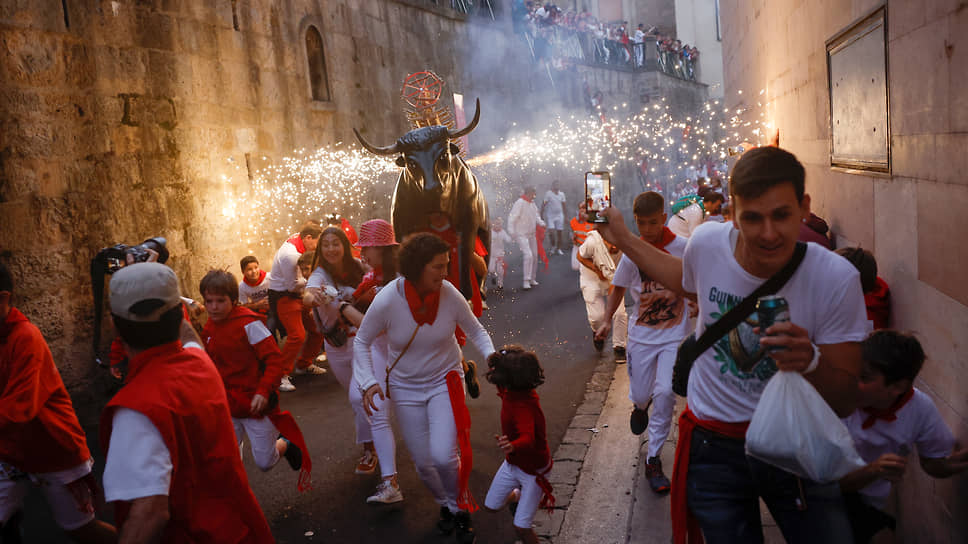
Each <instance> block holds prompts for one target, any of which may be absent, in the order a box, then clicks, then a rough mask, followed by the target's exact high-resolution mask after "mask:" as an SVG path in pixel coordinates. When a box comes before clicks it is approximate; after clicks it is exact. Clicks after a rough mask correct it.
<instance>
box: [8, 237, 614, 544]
mask: <svg viewBox="0 0 968 544" xmlns="http://www.w3.org/2000/svg"><path fill="white" fill-rule="evenodd" d="M509 265H510V266H509V270H508V274H507V278H506V280H505V289H504V290H503V292H502V291H494V290H491V291H490V292H489V295H488V299H487V303H488V305H489V306H490V309H489V310H488V311H486V312H485V314H484V316H483V318H482V322H483V324H484V326H485V327H486V328H487V330H488V331H489V332H490V333H491V336H492V339H493V341H494V344H495V346H501V345H503V344H507V343H517V344H521V345H523V346H525V347H526V348H528V349H532V350H534V351H536V352H537V354H538V356H539V358H540V360H541V363H542V365H543V366H544V369H545V376H546V382H545V384H544V385H542V386H541V387H540V388H539V389H538V393H539V395H540V396H541V403H542V407H543V409H544V413H545V418H546V421H547V435H548V441H549V445H550V448H551V451H552V452H555V451H556V450H557V449H558V446H559V444H560V443H561V442H562V439H563V437H564V436H565V434H566V431H568V429H569V427H570V426H571V425H572V424H573V416H575V415H576V410H577V409H578V408H579V406H580V405H582V403H583V402H584V401H585V397H586V384H587V383H588V382H589V380H590V378H591V377H592V374H593V372H595V370H596V367H599V366H600V365H601V364H602V363H603V361H607V362H611V360H612V354H611V350H610V349H606V350H605V352H604V353H602V354H599V353H598V352H596V351H595V350H594V348H593V347H592V342H591V331H590V329H589V326H588V321H587V318H586V314H585V307H584V303H583V301H582V298H581V293H580V291H579V288H578V273H577V272H575V271H573V270H572V269H571V267H570V264H569V257H568V256H567V255H564V256H553V257H551V263H550V267H549V269H548V270H547V271H544V270H539V273H538V278H537V279H538V281H539V282H540V283H541V284H540V285H539V286H537V287H535V288H533V289H531V290H530V291H522V290H521V288H520V284H521V272H520V255H519V254H518V253H517V252H516V251H515V252H513V253H512V255H511V257H510V258H509ZM539 269H540V266H539ZM465 353H466V355H467V357H468V358H471V359H474V360H475V361H478V362H482V358H481V354H479V353H476V352H475V350H474V349H473V348H471V347H468V349H467V350H466V352H465ZM481 366H482V367H483V366H486V365H483V364H482V365H481ZM482 370H483V369H482ZM295 385H296V391H294V392H292V393H283V394H282V397H281V405H282V408H283V409H285V410H289V411H291V412H292V413H293V414H294V415H295V416H296V418H297V421H298V422H299V424H300V426H301V427H302V430H303V433H304V435H305V436H306V439H307V442H308V446H309V449H310V453H311V455H312V459H313V489H312V490H311V491H308V492H305V493H300V492H298V491H297V489H296V473H295V472H293V471H291V470H290V469H289V468H288V466H286V464H285V463H284V462H280V464H279V465H277V466H276V467H275V468H274V469H272V470H271V471H269V472H267V473H262V472H261V471H260V470H259V469H258V468H256V467H255V466H254V465H253V463H252V460H251V452H250V451H249V449H248V446H246V447H245V454H244V457H245V464H246V468H247V472H248V475H249V479H250V483H251V485H252V488H253V490H254V491H255V495H256V497H257V498H258V499H259V502H260V504H261V505H262V507H263V510H264V512H265V513H266V517H267V519H268V520H269V523H270V525H271V526H272V529H273V534H274V535H275V536H276V538H277V540H278V542H280V543H311V542H327V543H355V542H360V543H364V542H394V543H411V542H413V543H418V542H427V543H434V542H453V538H454V537H453V536H449V537H444V536H440V535H439V534H438V533H437V531H436V528H435V522H436V520H437V516H438V507H437V505H436V504H435V503H434V502H433V499H432V497H431V495H430V493H429V491H427V490H426V488H425V487H424V486H423V484H422V483H421V482H420V481H419V479H418V478H417V476H416V474H415V471H414V469H413V463H412V461H411V459H410V457H409V454H408V452H407V449H406V446H405V445H404V444H403V441H402V438H400V437H398V444H397V467H398V473H399V480H400V485H401V488H402V491H403V494H404V497H405V500H404V501H403V502H401V503H397V504H394V505H381V506H373V505H367V504H366V503H365V499H366V497H367V496H368V495H370V494H371V493H372V492H373V490H374V488H375V486H376V484H377V483H378V482H379V476H378V475H369V476H359V475H356V474H354V473H353V469H354V468H355V466H356V462H357V460H358V459H359V456H360V454H361V447H360V446H358V445H356V444H355V443H354V442H355V438H354V427H353V414H352V411H351V408H350V405H349V402H348V400H347V398H346V393H345V392H344V391H343V389H342V388H341V387H340V386H339V384H338V383H337V382H336V380H335V378H334V377H333V376H332V374H331V373H327V374H325V375H322V376H297V377H295ZM481 390H482V392H481V397H480V398H479V399H476V400H470V399H469V400H468V407H469V409H470V413H471V419H472V422H473V423H472V429H471V444H472V446H473V451H474V469H473V472H472V474H471V479H470V488H471V491H472V493H473V495H474V497H475V499H476V500H477V502H478V504H481V505H482V504H483V502H484V496H485V494H486V492H487V488H488V486H489V485H490V481H491V478H492V477H493V475H494V473H495V472H496V471H497V469H498V467H499V466H500V464H501V462H502V461H503V455H502V454H501V451H500V450H499V449H498V448H497V446H496V444H495V441H494V435H495V434H497V433H499V432H500V399H499V398H498V397H497V395H496V394H495V389H494V387H493V386H492V385H490V384H488V383H486V382H485V381H484V380H483V379H482V381H481ZM105 400H106V399H105ZM88 431H89V436H88V441H89V444H90V445H91V447H92V451H93V453H94V456H95V461H96V463H97V465H98V469H97V470H98V471H99V470H100V469H102V468H103V458H102V457H101V454H100V451H99V449H98V448H97V435H96V429H88ZM26 510H27V519H26V520H25V523H24V531H25V536H26V540H25V541H26V542H30V543H60V542H68V539H67V538H66V537H65V536H64V535H63V533H61V532H60V531H59V530H58V529H57V528H56V527H54V526H53V524H52V522H51V519H50V514H49V512H48V511H47V509H46V506H45V505H44V503H43V500H42V499H40V498H39V497H38V494H37V493H36V492H32V493H31V497H30V498H29V500H28V502H27V506H26ZM108 510H110V509H108ZM541 515H543V514H539V516H541ZM101 517H102V518H104V519H108V520H110V518H111V516H110V512H105V513H104V514H103V515H102V516H101ZM473 520H474V525H475V527H476V530H477V532H478V535H479V537H478V542H481V543H491V542H495V543H496V542H513V540H514V538H513V535H514V531H513V527H512V524H511V515H510V514H509V513H508V512H507V511H504V512H498V513H492V512H487V511H485V510H483V508H482V510H481V511H479V512H477V513H475V514H474V515H473Z"/></svg>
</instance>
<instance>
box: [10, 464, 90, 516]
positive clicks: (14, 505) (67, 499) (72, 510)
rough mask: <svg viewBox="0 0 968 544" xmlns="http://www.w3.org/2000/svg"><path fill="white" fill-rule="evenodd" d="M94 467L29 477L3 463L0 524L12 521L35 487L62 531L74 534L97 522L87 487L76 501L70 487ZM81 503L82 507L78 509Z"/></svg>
mask: <svg viewBox="0 0 968 544" xmlns="http://www.w3.org/2000/svg"><path fill="white" fill-rule="evenodd" d="M93 464H94V462H93V461H91V460H88V461H85V462H83V463H81V464H80V465H78V466H76V467H74V468H70V469H67V470H61V471H58V472H45V473H39V474H26V473H23V472H21V471H19V470H17V469H16V468H14V467H13V466H11V465H8V464H6V463H0V525H2V524H4V523H6V522H8V521H10V518H11V517H13V515H14V514H16V513H17V511H18V510H20V509H22V508H23V502H24V498H25V497H26V496H27V493H28V492H30V486H32V485H36V486H37V487H39V488H40V490H41V492H43V494H44V498H46V499H47V505H48V506H50V510H51V513H52V514H53V515H54V521H55V522H56V523H57V525H59V526H60V528H61V529H64V530H65V531H73V530H75V529H80V528H81V527H83V526H85V525H87V524H88V523H90V522H91V520H93V519H94V498H93V497H92V496H91V493H90V490H89V489H88V488H87V486H82V487H79V488H78V489H77V490H78V492H79V493H80V494H81V496H79V497H76V498H75V497H74V495H73V493H71V491H70V490H69V489H68V488H67V484H69V483H71V482H74V481H75V480H78V479H80V478H83V477H84V476H86V475H88V474H90V472H91V466H93ZM79 504H81V505H83V506H81V507H79V506H78V505H79Z"/></svg>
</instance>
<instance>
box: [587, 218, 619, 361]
mask: <svg viewBox="0 0 968 544" xmlns="http://www.w3.org/2000/svg"><path fill="white" fill-rule="evenodd" d="M578 254H579V255H581V257H582V258H583V259H588V260H590V261H592V264H593V265H594V266H595V267H596V268H598V269H599V270H600V271H601V272H602V275H604V276H605V281H602V279H601V278H599V277H598V274H595V272H593V271H591V270H589V269H588V267H587V266H585V265H581V271H580V272H579V275H578V285H579V286H580V287H581V296H582V298H583V299H584V300H585V311H586V313H587V314H588V324H589V325H591V328H592V330H593V331H597V330H598V328H599V327H601V326H602V324H603V323H605V319H606V316H605V310H606V308H607V306H608V293H609V289H610V288H611V285H612V284H611V280H612V277H614V276H615V263H616V261H617V260H618V259H619V258H621V256H622V254H621V253H610V252H609V251H608V247H607V246H606V245H605V241H604V240H603V239H602V235H601V234H599V233H598V231H597V230H593V231H590V232H589V233H588V234H587V236H586V237H585V242H584V243H582V245H581V247H579V248H578ZM611 319H612V346H613V347H616V348H619V347H621V348H624V347H625V344H626V343H627V340H628V319H629V316H628V313H627V312H626V311H625V304H624V303H623V304H619V305H618V309H617V310H615V313H614V314H613V315H612V316H611Z"/></svg>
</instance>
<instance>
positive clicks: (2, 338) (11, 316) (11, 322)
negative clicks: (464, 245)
mask: <svg viewBox="0 0 968 544" xmlns="http://www.w3.org/2000/svg"><path fill="white" fill-rule="evenodd" d="M23 321H27V316H25V315H24V314H22V313H21V312H20V310H18V309H16V308H10V311H9V312H8V313H7V318H6V319H4V320H3V323H0V344H6V343H7V337H8V336H10V331H12V330H13V328H14V327H15V326H16V325H17V323H21V322H23Z"/></svg>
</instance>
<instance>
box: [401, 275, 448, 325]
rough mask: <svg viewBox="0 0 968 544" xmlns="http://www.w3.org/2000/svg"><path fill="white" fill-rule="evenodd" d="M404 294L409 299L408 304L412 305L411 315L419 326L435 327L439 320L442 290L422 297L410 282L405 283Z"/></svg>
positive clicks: (405, 281)
mask: <svg viewBox="0 0 968 544" xmlns="http://www.w3.org/2000/svg"><path fill="white" fill-rule="evenodd" d="M403 292H404V294H405V295H406V297H407V304H409V305H410V315H412V316H413V320H414V321H416V322H417V325H418V326H420V325H423V324H424V323H426V324H427V325H433V324H434V321H435V320H436V319H437V308H438V307H439V306H440V290H437V291H434V292H432V293H429V294H428V295H427V296H425V297H421V296H420V293H418V292H417V288H416V287H414V285H413V284H412V283H410V280H404V281H403Z"/></svg>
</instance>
